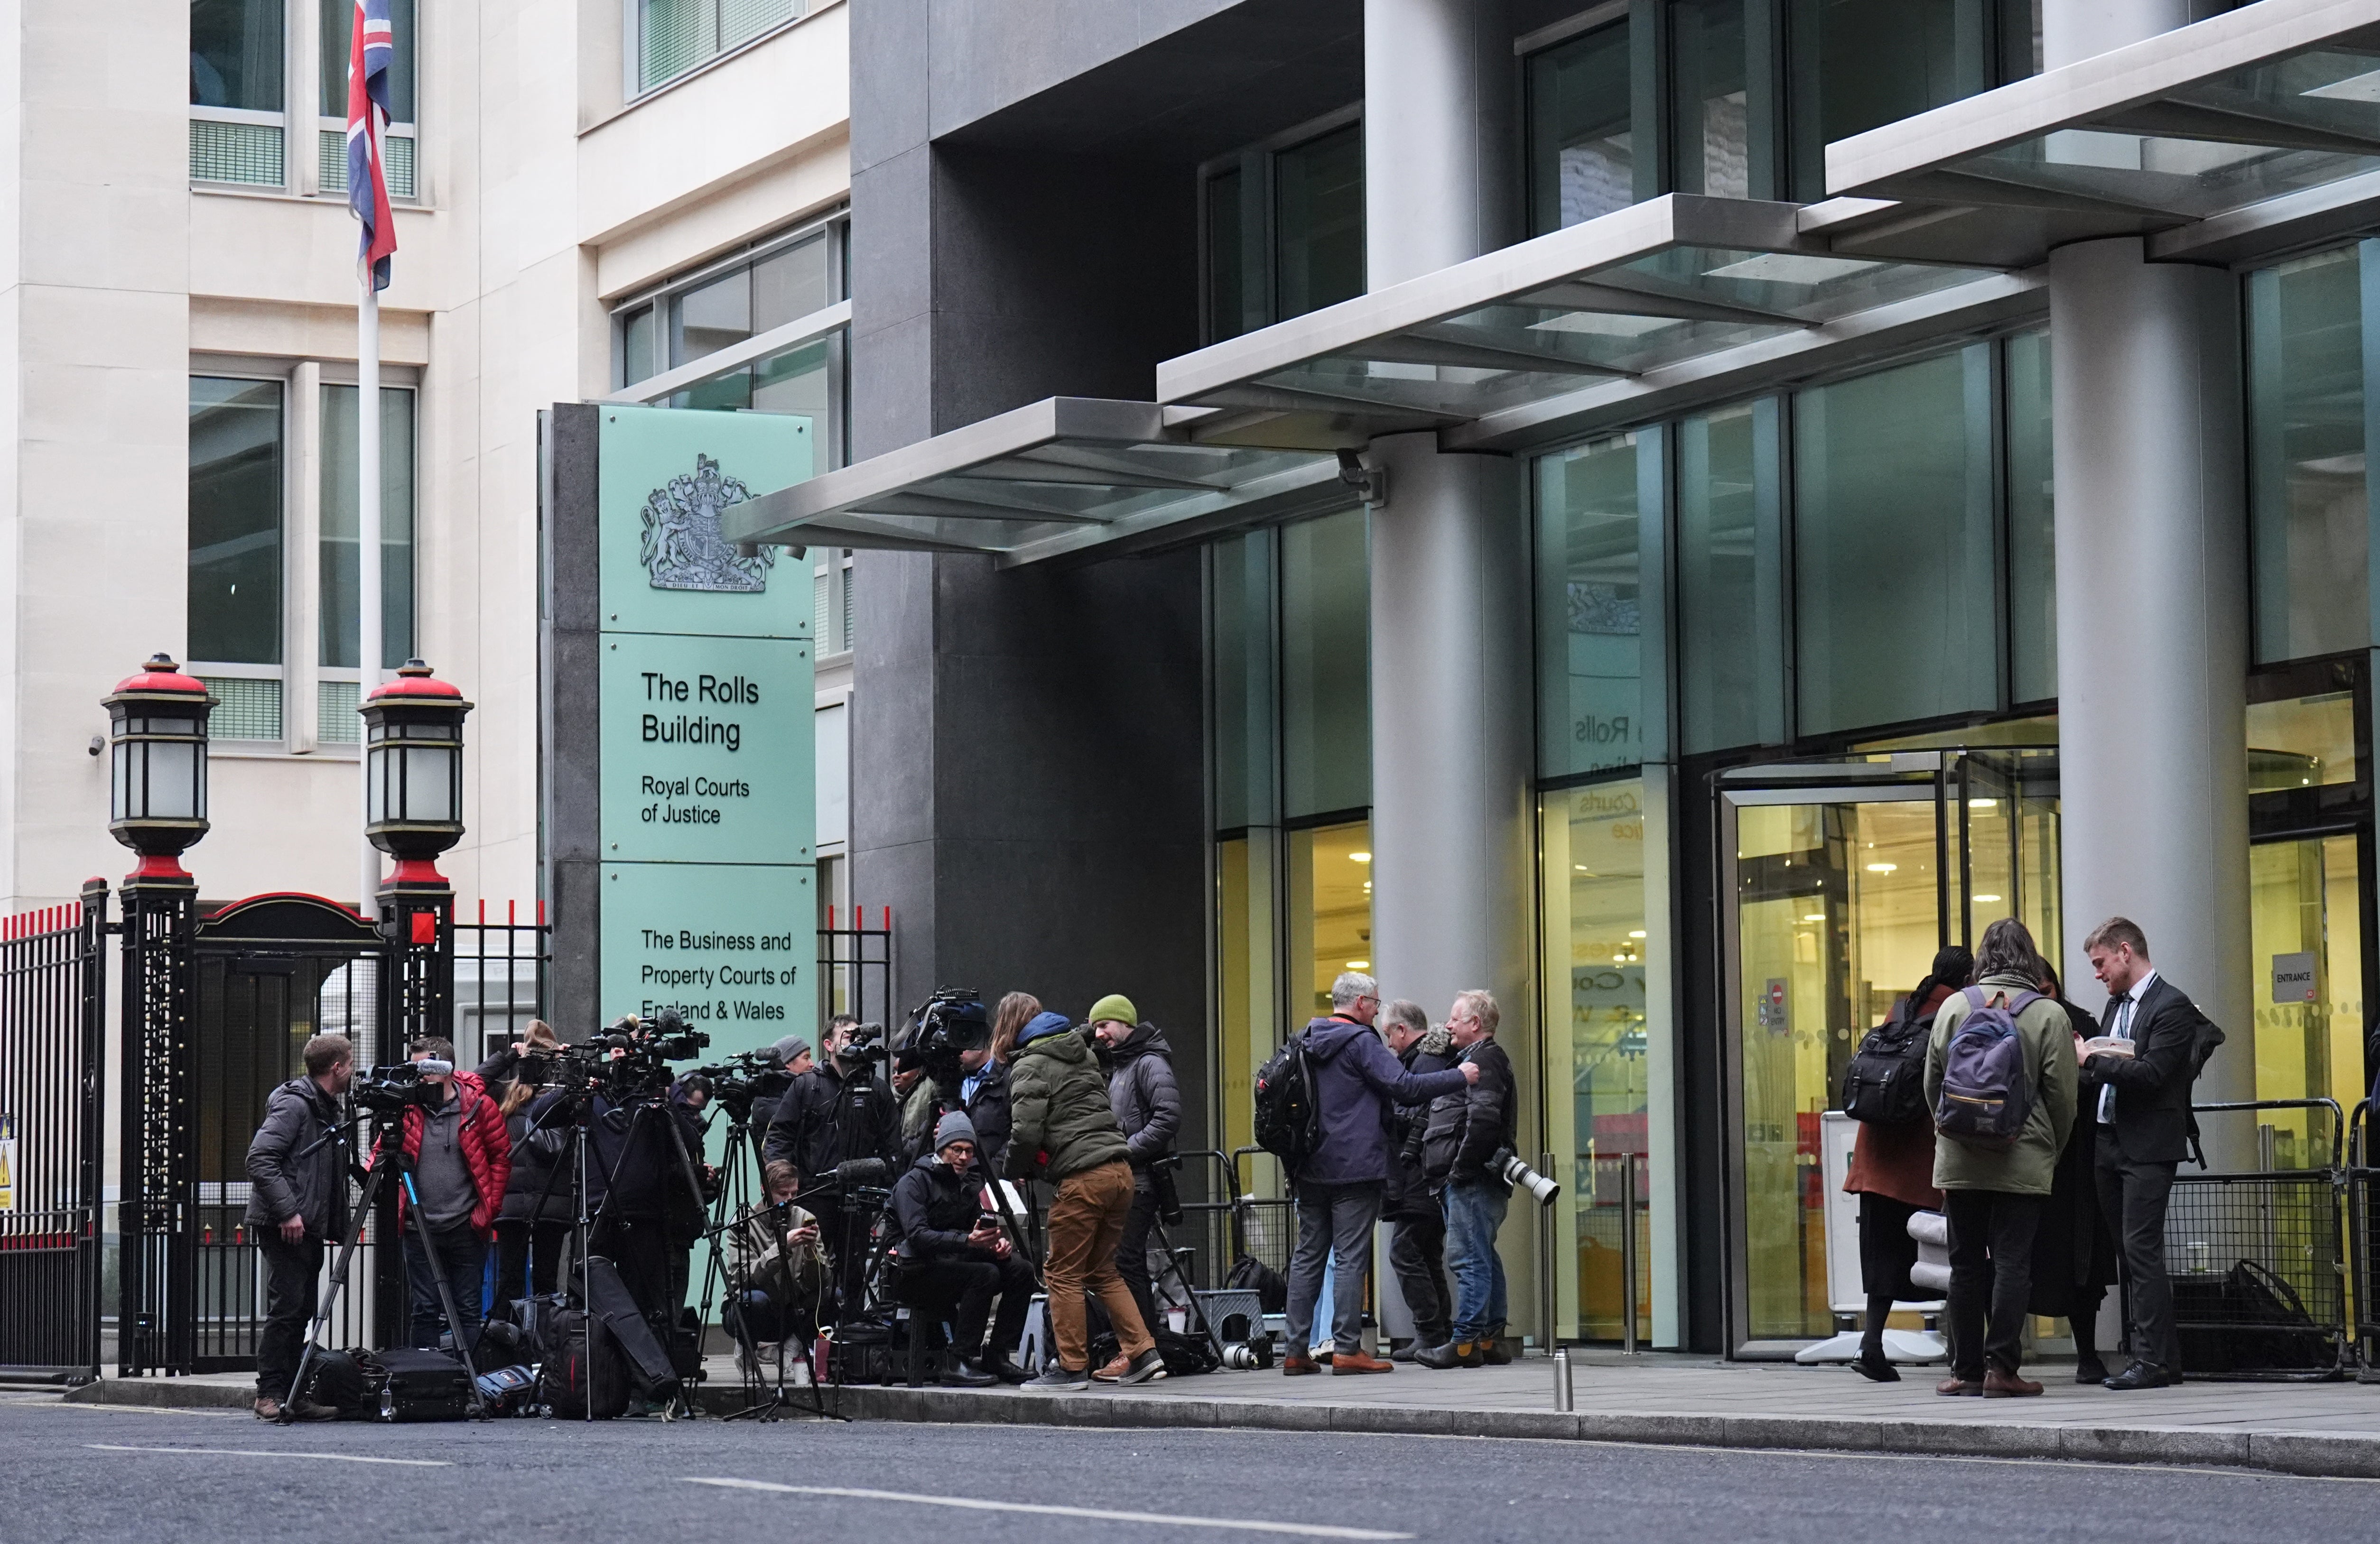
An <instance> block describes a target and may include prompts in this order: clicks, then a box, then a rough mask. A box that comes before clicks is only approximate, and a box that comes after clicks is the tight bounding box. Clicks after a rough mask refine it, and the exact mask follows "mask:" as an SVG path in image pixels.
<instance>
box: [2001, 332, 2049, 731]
mask: <svg viewBox="0 0 2380 1544" xmlns="http://www.w3.org/2000/svg"><path fill="white" fill-rule="evenodd" d="M2007 361H2008V362H2007V370H2008V479H2009V486H2008V511H2009V644H2010V649H2009V653H2010V668H2011V669H2012V670H2013V671H2014V673H2015V680H2014V682H2012V683H2011V685H2010V692H2009V695H2010V697H2011V698H2013V699H2014V700H2015V701H2017V702H2021V703H2037V702H2047V701H2048V700H2049V699H2050V698H2052V697H2055V696H2057V695H2058V518H2057V517H2058V496H2057V495H2058V490H2057V486H2056V481H2055V475H2056V470H2057V468H2056V462H2055V458H2054V457H2053V455H2052V453H2051V446H2050V433H2049V334H2048V333H2047V332H2020V333H2018V334H2017V335H2016V336H2015V337H2013V338H2010V340H2009V341H2008V353H2007Z"/></svg>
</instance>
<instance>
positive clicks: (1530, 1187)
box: [1501, 1155, 1561, 1206]
mask: <svg viewBox="0 0 2380 1544" xmlns="http://www.w3.org/2000/svg"><path fill="white" fill-rule="evenodd" d="M1501 1173H1502V1174H1503V1176H1504V1183H1505V1184H1507V1185H1517V1186H1519V1187H1520V1188H1522V1189H1524V1190H1526V1191H1528V1192H1529V1194H1530V1195H1532V1196H1535V1197H1536V1201H1537V1204H1538V1205H1539V1206H1551V1205H1552V1204H1553V1203H1554V1198H1555V1197H1556V1196H1558V1195H1560V1194H1561V1185H1560V1182H1559V1181H1556V1180H1552V1179H1548V1178H1547V1177H1546V1176H1544V1175H1541V1174H1539V1173H1538V1172H1537V1171H1536V1170H1535V1169H1533V1168H1531V1167H1529V1165H1528V1164H1524V1163H1523V1162H1521V1160H1520V1158H1519V1156H1518V1155H1508V1156H1507V1157H1506V1158H1505V1160H1504V1167H1503V1169H1502V1170H1501Z"/></svg>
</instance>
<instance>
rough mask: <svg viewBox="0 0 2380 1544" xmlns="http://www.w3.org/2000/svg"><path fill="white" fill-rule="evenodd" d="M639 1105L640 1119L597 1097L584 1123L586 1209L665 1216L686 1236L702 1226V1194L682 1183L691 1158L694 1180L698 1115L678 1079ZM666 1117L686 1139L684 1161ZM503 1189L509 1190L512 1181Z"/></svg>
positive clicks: (697, 1165) (615, 1214) (698, 1171)
mask: <svg viewBox="0 0 2380 1544" xmlns="http://www.w3.org/2000/svg"><path fill="white" fill-rule="evenodd" d="M643 1108H644V1109H645V1110H647V1111H650V1113H648V1114H645V1115H644V1116H643V1118H642V1119H641V1120H640V1119H638V1118H637V1117H638V1114H639V1111H638V1109H637V1108H636V1107H629V1106H622V1105H617V1104H613V1103H612V1102H611V1101H610V1100H608V1099H605V1098H602V1097H601V1096H598V1097H597V1099H596V1101H595V1109H594V1114H593V1116H592V1118H591V1122H590V1124H589V1127H588V1141H587V1214H588V1215H589V1217H593V1216H597V1215H608V1216H612V1217H631V1218H637V1219H639V1220H643V1221H661V1222H665V1223H667V1224H669V1226H670V1230H671V1232H672V1233H674V1234H684V1235H685V1236H687V1237H691V1236H693V1234H694V1233H698V1232H700V1231H701V1228H702V1209H703V1200H702V1197H701V1195H700V1194H699V1193H698V1191H697V1190H696V1189H695V1188H693V1187H692V1186H689V1185H688V1184H687V1182H686V1163H688V1162H690V1163H692V1164H693V1165H694V1167H695V1174H696V1177H697V1179H699V1177H700V1175H701V1165H702V1117H701V1116H699V1115H697V1114H696V1113H695V1110H694V1107H693V1105H691V1104H688V1103H687V1102H686V1091H685V1089H684V1087H683V1085H681V1086H679V1087H675V1088H673V1089H671V1090H670V1092H669V1097H668V1098H667V1099H666V1100H664V1101H662V1103H661V1104H657V1105H648V1106H644V1107H643ZM663 1112H666V1113H663ZM671 1121H674V1122H675V1123H676V1126H677V1129H678V1135H679V1136H681V1137H683V1138H684V1139H685V1140H686V1159H685V1160H684V1161H681V1160H680V1158H679V1157H678V1152H677V1147H676V1145H675V1144H674V1143H673V1142H672V1141H671V1140H670V1132H669V1127H668V1125H666V1124H664V1122H671ZM505 1189H506V1191H507V1193H509V1192H510V1190H511V1187H510V1186H509V1185H507V1186H506V1187H505ZM615 1191H616V1192H617V1194H616V1195H614V1194H613V1192H615ZM606 1200H609V1201H610V1206H609V1210H608V1212H606V1207H605V1202H606ZM524 1204H526V1202H524ZM689 1228H690V1229H691V1230H692V1231H691V1232H689V1231H687V1230H688V1229H689Z"/></svg>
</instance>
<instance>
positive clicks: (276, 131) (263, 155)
mask: <svg viewBox="0 0 2380 1544" xmlns="http://www.w3.org/2000/svg"><path fill="white" fill-rule="evenodd" d="M190 180H191V181H192V182H239V183H246V184H248V185H249V186H250V187H280V186H281V185H282V184H283V183H284V182H285V181H286V180H287V177H286V175H285V172H284V169H283V167H282V158H281V126H280V125H279V124H227V123H221V122H218V121H216V120H215V119H213V118H192V119H191V120H190Z"/></svg>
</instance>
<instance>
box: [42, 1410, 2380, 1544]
mask: <svg viewBox="0 0 2380 1544" xmlns="http://www.w3.org/2000/svg"><path fill="white" fill-rule="evenodd" d="M0 1454H5V1455H6V1461H5V1462H0V1541H6V1544H19V1541H22V1544H33V1541H36V1540H39V1541H42V1544H48V1541H52V1540H84V1539H93V1540H98V1539H104V1540H108V1541H110V1544H117V1541H121V1540H127V1539H129V1540H136V1541H141V1544H212V1541H214V1540H218V1539H220V1540H225V1541H231V1540H250V1539H285V1538H287V1539H299V1538H302V1539H308V1540H319V1541H322V1544H339V1541H345V1540H350V1539H352V1540H358V1541H367V1540H368V1541H370V1544H387V1541H390V1540H397V1539H404V1540H414V1539H454V1540H457V1541H468V1544H493V1541H498V1540H514V1539H547V1538H552V1539H568V1540H572V1541H574V1544H577V1541H585V1544H611V1541H613V1540H630V1539H636V1540H656V1541H664V1540H665V1541H670V1544H682V1541H685V1540H688V1539H720V1540H745V1539H759V1538H799V1539H807V1540H833V1541H838V1544H839V1541H842V1540H854V1541H857V1544H962V1541H964V1544H977V1541H983V1544H1199V1541H1202V1540H1208V1539H1212V1540H1215V1541H1216V1544H1224V1541H1226V1540H1279V1541H1282V1544H1287V1541H1289V1540H1294V1539H1341V1540H1345V1539H1354V1540H1401V1539H1405V1538H1414V1539H1425V1540H1426V1539H1463V1540H1472V1539H1478V1540H1512V1541H1514V1544H1549V1541H1554V1540H1564V1539H1580V1540H1593V1541H1595V1544H1640V1541H1642V1544H1671V1541H1676V1544H1714V1541H1720V1540H1723V1541H1725V1544H1745V1541H1757V1540H1790V1541H1793V1544H1801V1541H1804V1540H1806V1541H1809V1544H1864V1541H1868V1540H1876V1541H1880V1544H1912V1541H1913V1540H1927V1539H1961V1538H1994V1539H2024V1540H2035V1539H2043V1540H2058V1539H2074V1540H2078V1541H2087V1544H2107V1540H2108V1539H2110V1538H2127V1539H2156V1540H2183V1541H2192V1540H2202V1539H2203V1540H2206V1541H2208V1544H2217V1541H2219V1544H2238V1541H2239V1540H2241V1539H2250V1538H2260V1539H2286V1540H2290V1541H2292V1544H2294V1541H2297V1540H2313V1541H2319V1540H2332V1539H2336V1540H2340V1541H2345V1540H2350V1539H2357V1538H2370V1537H2372V1536H2373V1530H2374V1524H2373V1513H2374V1507H2380V1484H2375V1483H2367V1482H2363V1481H2356V1480H2327V1479H2296V1478H2287V1477H2283V1476H2277V1475H2266V1474H2257V1473H2249V1472H2244V1471H2230V1470H2203V1469H2179V1468H2119V1467H2111V1466H2095V1465H2080V1464H2057V1463H2043V1462H2010V1461H2000V1460H1977V1461H1958V1460H1944V1459H1930V1458H1912V1459H1890V1458H1875V1457H1867V1456H1859V1455H1831V1454H1785V1453H1743V1452H1724V1451H1718V1450H1707V1449H1693V1448H1655V1447H1634V1446H1628V1445H1623V1444H1608V1445H1607V1444H1596V1443H1578V1442H1538V1441H1511V1440H1477V1439H1441V1438H1424V1437H1354V1436H1342V1435H1330V1434H1320V1433H1317V1434H1310V1435H1309V1434H1305V1433H1286V1432H1259V1431H1245V1432H1244V1431H1106V1430H1088V1429H1062V1428H1050V1427H1007V1426H973V1427H961V1426H907V1425H895V1424H889V1423H888V1424H875V1425H851V1426H820V1425H816V1424H811V1423H797V1422H792V1421H787V1422H783V1423H780V1424H778V1425H775V1426H768V1427H755V1426H749V1425H744V1424H737V1425H733V1426H727V1425H722V1424H720V1423H719V1422H717V1421H710V1420H706V1421H684V1422H676V1423H671V1424H666V1425H665V1424H662V1423H660V1422H656V1421H643V1420H640V1421H615V1422H611V1423H608V1424H603V1425H599V1426H594V1427H584V1426H572V1425H567V1424H564V1423H561V1422H556V1421H547V1420H511V1421H503V1422H498V1423H494V1424H492V1425H488V1426H480V1427H473V1426H464V1425H452V1426H411V1427H383V1426H368V1425H345V1424H341V1425H332V1426H311V1427H270V1426H265V1425H263V1424H261V1423H260V1422H258V1421H256V1420H254V1419H251V1418H249V1417H246V1416H242V1415H232V1414H216V1413H212V1412H206V1413H200V1412H170V1413H169V1412H150V1411H132V1410H111V1409H105V1408H97V1407H91V1406H82V1405H59V1404H54V1403H46V1402H42V1403H25V1404H0ZM776 1487H783V1488H789V1489H771V1488H776Z"/></svg>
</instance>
